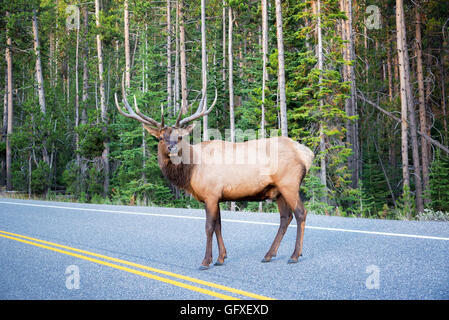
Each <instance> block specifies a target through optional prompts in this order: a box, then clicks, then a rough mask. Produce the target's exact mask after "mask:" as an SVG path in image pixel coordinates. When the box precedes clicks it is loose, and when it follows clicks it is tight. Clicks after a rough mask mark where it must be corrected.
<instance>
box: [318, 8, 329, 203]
mask: <svg viewBox="0 0 449 320" xmlns="http://www.w3.org/2000/svg"><path fill="white" fill-rule="evenodd" d="M316 11H317V36H318V48H317V50H318V52H317V55H318V70H319V72H320V75H319V85H320V90H321V83H322V81H323V80H322V79H323V75H322V73H323V40H322V28H321V3H320V0H318V1H316ZM323 106H324V101H323V98H321V99H320V111H322V110H323ZM319 134H320V155H321V159H320V182H321V185H323V187H324V190H325V196H324V197H323V199H322V201H323V202H326V203H327V173H326V141H325V136H324V125H323V123H322V121H320V127H319Z"/></svg>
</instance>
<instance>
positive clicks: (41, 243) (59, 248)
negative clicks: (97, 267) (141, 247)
mask: <svg viewBox="0 0 449 320" xmlns="http://www.w3.org/2000/svg"><path fill="white" fill-rule="evenodd" d="M0 237H3V238H7V239H10V240H15V241H19V242H22V243H26V244H29V245H32V246H36V247H39V248H43V249H48V250H51V251H54V252H59V253H62V254H66V255H69V256H72V257H76V258H79V259H83V260H87V261H90V262H94V263H98V264H101V265H104V266H108V267H111V268H115V269H119V270H122V271H126V272H129V273H133V274H136V275H139V276H143V277H146V278H150V279H153V280H157V281H161V282H164V283H168V284H171V285H174V286H177V287H181V288H184V289H188V290H191V291H196V292H200V293H203V294H206V295H209V296H212V297H216V298H221V299H225V300H238V299H239V298H236V297H234V296H230V295H227V294H223V293H220V292H216V291H212V290H210V289H205V288H202V287H198V286H194V285H191V284H188V283H185V282H180V281H177V280H173V279H170V278H165V277H161V276H158V275H156V274H153V273H158V274H162V275H165V276H168V277H172V278H176V279H180V280H184V281H188V282H191V283H195V284H200V285H203V286H206V287H209V288H214V289H219V290H222V291H226V292H229V293H233V294H237V295H241V296H244V297H248V298H252V299H262V300H267V299H268V300H271V298H268V297H265V296H262V295H258V294H255V293H251V292H247V291H243V290H239V289H234V288H231V287H227V286H223V285H220V284H216V283H213V282H208V281H204V280H201V279H196V278H192V277H189V276H184V275H180V274H177V273H173V272H169V271H165V270H161V269H156V268H152V267H148V266H145V265H141V264H138V263H134V262H130V261H126V260H122V259H117V258H113V257H108V256H105V255H102V254H98V253H94V252H90V251H86V250H81V249H77V248H73V247H69V246H65V245H61V244H58V243H54V242H50V241H45V240H40V239H36V238H32V237H27V236H24V235H20V234H16V233H11V232H7V231H3V230H0ZM63 249H65V250H63ZM67 250H70V251H67ZM86 255H88V256H86ZM89 256H90V257H89ZM92 257H95V258H92ZM97 258H100V259H103V260H100V259H97ZM105 260H108V261H112V262H115V263H111V262H108V261H105ZM116 263H120V264H122V265H119V264H116ZM123 265H125V266H123ZM126 266H130V267H134V268H138V269H141V270H145V271H150V272H153V273H149V272H145V271H141V270H136V269H132V268H128V267H126Z"/></svg>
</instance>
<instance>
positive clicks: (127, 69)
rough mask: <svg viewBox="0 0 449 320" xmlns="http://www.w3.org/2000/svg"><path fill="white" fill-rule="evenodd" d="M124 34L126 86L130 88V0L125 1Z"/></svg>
mask: <svg viewBox="0 0 449 320" xmlns="http://www.w3.org/2000/svg"><path fill="white" fill-rule="evenodd" d="M123 20H124V29H125V32H124V36H125V86H126V88H129V87H130V86H131V53H130V50H129V10H128V0H125V2H124V12H123Z"/></svg>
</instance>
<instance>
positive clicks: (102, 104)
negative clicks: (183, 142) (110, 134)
mask: <svg viewBox="0 0 449 320" xmlns="http://www.w3.org/2000/svg"><path fill="white" fill-rule="evenodd" d="M95 22H96V26H97V28H99V27H100V0H95ZM97 56H98V79H99V87H100V110H101V122H102V123H103V132H106V126H107V124H108V118H107V109H106V96H105V87H104V75H103V74H104V69H103V51H102V41H101V35H100V34H97ZM102 158H103V165H104V183H103V193H104V196H107V195H108V193H109V144H108V139H106V140H105V142H104V149H103V154H102Z"/></svg>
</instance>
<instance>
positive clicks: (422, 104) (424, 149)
mask: <svg viewBox="0 0 449 320" xmlns="http://www.w3.org/2000/svg"><path fill="white" fill-rule="evenodd" d="M415 10H416V11H415V17H416V73H417V81H418V95H419V120H420V126H421V131H422V132H426V130H427V114H426V100H425V92H424V74H423V60H422V41H421V23H422V20H421V13H420V12H419V9H418V7H416V8H415ZM428 148H429V145H428V143H427V141H426V139H425V138H424V137H422V136H421V160H422V177H423V187H424V190H428V189H429V158H428V156H429V151H428ZM424 201H425V203H428V202H429V201H430V199H427V198H426V199H425V200H424Z"/></svg>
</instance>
